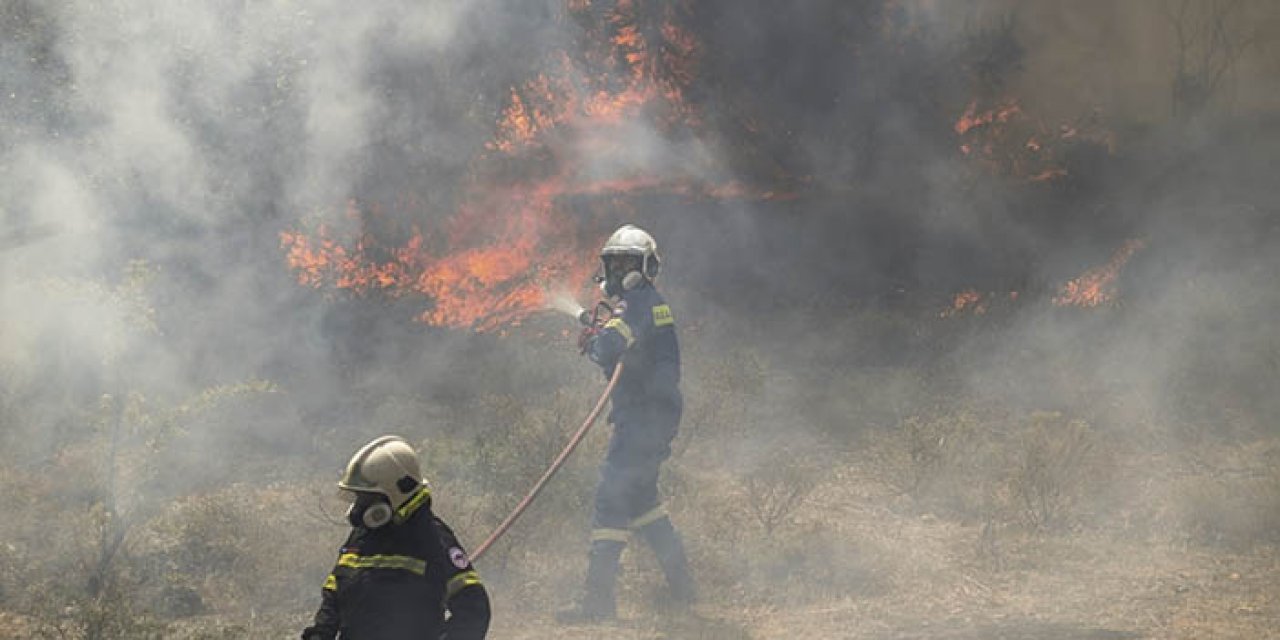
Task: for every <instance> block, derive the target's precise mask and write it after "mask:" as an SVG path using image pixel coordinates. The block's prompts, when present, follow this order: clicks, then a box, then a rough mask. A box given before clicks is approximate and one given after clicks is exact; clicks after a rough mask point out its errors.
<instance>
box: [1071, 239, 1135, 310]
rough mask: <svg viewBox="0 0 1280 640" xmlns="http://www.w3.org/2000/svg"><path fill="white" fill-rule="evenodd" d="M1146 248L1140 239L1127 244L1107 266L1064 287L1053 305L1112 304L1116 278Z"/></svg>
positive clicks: (1086, 272) (1085, 273)
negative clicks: (1136, 254)
mask: <svg viewBox="0 0 1280 640" xmlns="http://www.w3.org/2000/svg"><path fill="white" fill-rule="evenodd" d="M1144 246H1146V243H1144V242H1143V241H1142V240H1138V239H1133V240H1129V241H1127V242H1125V243H1124V244H1123V245H1122V246H1121V247H1120V248H1119V249H1116V252H1115V254H1113V255H1112V256H1111V260H1109V261H1107V263H1106V264H1104V265H1102V266H1099V267H1094V268H1092V269H1089V270H1088V271H1085V272H1084V273H1083V274H1081V275H1080V277H1078V278H1076V279H1074V280H1071V281H1069V282H1067V283H1066V284H1064V285H1062V287H1061V288H1060V289H1059V290H1058V295H1056V296H1054V298H1053V304H1055V305H1058V306H1060V307H1065V306H1073V307H1097V306H1099V305H1103V304H1106V303H1109V302H1111V301H1112V300H1114V299H1115V295H1116V278H1117V277H1118V276H1119V275H1120V270H1121V269H1123V268H1124V265H1125V263H1127V262H1128V261H1129V258H1131V257H1133V254H1134V253H1136V252H1137V251H1138V250H1139V249H1141V248H1143V247H1144Z"/></svg>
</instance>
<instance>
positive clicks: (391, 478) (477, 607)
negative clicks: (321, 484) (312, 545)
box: [302, 436, 489, 640]
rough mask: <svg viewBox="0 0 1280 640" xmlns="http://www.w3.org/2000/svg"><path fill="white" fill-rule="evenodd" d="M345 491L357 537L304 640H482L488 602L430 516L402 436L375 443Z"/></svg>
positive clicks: (449, 536)
mask: <svg viewBox="0 0 1280 640" xmlns="http://www.w3.org/2000/svg"><path fill="white" fill-rule="evenodd" d="M338 487H339V488H341V489H342V491H343V492H344V493H345V494H349V495H350V497H351V506H350V508H349V509H347V519H348V520H349V521H350V522H351V534H350V535H348V536H347V541H346V543H345V544H343V545H342V549H341V550H340V551H339V552H338V563H337V565H335V566H334V567H333V571H332V572H331V573H330V574H329V577H328V578H326V579H325V582H324V588H323V589H322V591H321V603H320V610H319V611H318V612H316V617H315V624H313V625H312V626H310V627H307V629H306V630H305V631H303V632H302V637H303V639H304V640H334V639H335V638H343V639H347V640H352V639H354V640H401V639H405V640H408V639H409V638H415V639H425V638H432V639H435V638H448V640H470V639H476V640H479V639H483V638H484V637H485V634H486V633H487V632H488V629H489V595H488V594H487V593H486V592H485V589H484V586H482V585H481V584H480V578H479V576H477V575H476V572H475V569H473V568H472V566H471V562H470V561H469V560H468V559H467V554H466V552H465V551H464V550H463V549H462V545H461V544H459V543H458V539H457V537H456V536H454V535H453V531H451V530H450V529H449V527H448V526H447V525H445V523H444V522H443V521H441V520H440V518H438V517H436V516H435V514H433V513H432V511H431V489H430V487H429V486H428V485H427V483H426V482H424V481H423V479H422V472H421V471H420V469H419V465H418V455H417V453H415V452H414V450H413V447H411V446H409V443H407V442H405V441H404V440H403V439H401V438H399V437H397V436H383V437H381V438H378V439H376V440H374V441H372V442H370V443H369V444H367V445H365V446H364V447H362V448H361V449H360V450H359V451H357V452H356V454H355V455H354V456H352V457H351V461H350V462H348V463H347V469H346V471H345V472H344V473H343V474H342V480H340V481H339V482H338ZM446 611H448V613H449V617H448V619H447V620H446V618H445V612H446Z"/></svg>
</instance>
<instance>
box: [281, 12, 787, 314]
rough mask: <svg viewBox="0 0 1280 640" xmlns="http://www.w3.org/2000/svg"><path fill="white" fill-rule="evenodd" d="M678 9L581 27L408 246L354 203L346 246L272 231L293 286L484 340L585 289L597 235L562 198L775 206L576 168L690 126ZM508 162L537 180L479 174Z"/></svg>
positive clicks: (520, 90) (733, 188)
mask: <svg viewBox="0 0 1280 640" xmlns="http://www.w3.org/2000/svg"><path fill="white" fill-rule="evenodd" d="M591 4H592V3H591V2H590V0H570V1H569V2H568V3H567V15H568V16H569V17H573V18H577V19H582V20H587V21H590V20H592V19H593V18H592V17H591V16H592V15H593V9H592V7H591ZM687 12H688V7H687V4H686V3H683V2H677V3H665V4H662V5H658V13H657V15H648V13H652V12H642V11H640V10H639V7H637V3H635V2H632V1H631V0H619V2H617V3H616V6H615V7H614V8H612V9H611V10H609V11H608V12H607V14H606V16H605V17H604V19H603V21H602V22H600V21H597V22H596V23H595V24H591V25H589V28H588V30H587V38H588V39H589V40H590V41H591V42H589V43H588V44H589V45H592V44H593V43H594V46H587V47H586V48H585V53H584V56H583V59H582V60H573V59H571V58H570V57H569V56H568V55H561V56H560V57H559V58H558V59H557V60H556V61H555V62H554V64H553V65H552V66H553V67H554V68H555V72H554V73H551V74H549V75H548V74H542V75H539V76H537V77H536V78H534V79H532V80H530V81H527V82H525V83H524V84H522V85H520V86H519V87H513V88H512V89H511V92H510V96H509V98H508V100H507V104H506V106H505V107H504V108H503V109H502V110H501V113H500V117H499V119H498V121H497V123H496V127H495V132H494V135H493V137H492V139H491V140H490V141H489V142H487V143H486V144H485V145H484V148H485V150H486V151H485V153H483V154H481V156H480V157H479V158H478V162H475V163H473V166H475V167H476V168H477V170H476V171H474V172H473V174H472V176H471V177H470V179H469V184H470V185H471V186H470V188H469V189H468V190H467V195H466V196H464V197H463V198H462V200H461V201H462V204H461V206H460V207H459V210H458V211H457V212H456V213H455V214H454V215H453V216H451V217H450V219H449V221H448V223H447V224H446V225H443V227H444V228H442V229H431V230H428V231H423V230H421V229H417V228H415V229H413V231H412V233H411V234H410V236H409V238H408V240H407V241H405V242H403V243H401V244H399V245H398V246H386V244H384V243H381V242H379V241H378V239H377V238H376V237H375V234H373V233H370V232H368V231H367V230H365V229H367V228H368V227H370V226H374V225H371V224H368V223H369V222H370V216H371V215H372V214H373V212H372V211H371V208H370V207H364V208H362V207H360V206H358V205H356V204H355V203H352V204H350V205H349V206H348V217H349V218H352V219H355V220H358V221H359V222H360V223H361V231H359V232H357V233H355V234H354V237H351V235H350V234H348V236H347V237H338V236H339V234H337V233H335V232H334V231H333V230H332V228H331V226H329V225H325V224H320V225H317V226H315V227H314V228H312V229H310V230H308V231H300V230H296V229H295V230H288V231H285V232H283V233H281V235H280V243H281V248H282V249H283V250H284V252H285V258H286V261H287V264H288V266H289V267H290V269H292V270H293V272H294V273H295V276H296V278H297V281H298V282H299V283H300V284H302V285H304V286H308V287H312V288H317V289H327V290H340V291H345V292H348V293H350V294H353V295H367V294H374V293H376V294H379V295H383V296H387V297H390V298H402V297H406V296H420V297H424V298H426V299H427V300H428V303H427V308H426V309H425V310H424V311H422V312H421V314H420V315H419V316H418V319H419V320H421V321H423V322H426V323H429V324H433V325H443V326H453V327H470V328H473V329H475V330H477V331H488V330H492V329H495V328H498V327H500V326H503V325H507V324H513V323H518V322H519V321H520V319H521V318H523V317H524V316H526V315H528V314H530V313H533V312H536V311H539V310H541V309H544V308H547V306H548V300H547V299H546V293H545V292H546V291H547V290H549V289H562V290H569V291H583V290H584V286H583V285H585V283H587V282H588V279H589V276H590V274H591V272H592V271H593V270H594V269H595V260H593V259H592V250H593V249H594V247H593V246H590V243H592V242H595V241H597V240H598V239H596V238H592V237H590V236H591V234H590V233H586V234H584V233H583V232H582V231H580V230H579V229H578V224H575V222H574V220H575V219H574V218H573V217H571V216H570V215H568V214H566V212H564V211H563V210H561V209H560V208H559V201H560V199H561V198H562V197H563V196H568V195H577V194H601V193H619V192H633V191H636V190H657V189H663V190H666V191H669V192H672V193H681V194H686V195H706V196H709V197H723V196H726V195H728V196H738V195H743V196H748V197H749V196H751V195H756V196H757V197H761V198H771V197H774V195H775V194H774V193H773V192H768V191H766V192H764V193H763V194H752V193H751V192H750V190H748V189H746V188H745V187H744V186H742V185H739V184H737V183H729V184H724V185H710V186H706V185H703V186H695V185H691V184H689V183H688V182H687V181H679V180H676V179H672V178H666V177H663V176H661V175H621V176H609V177H600V176H597V175H588V172H585V171H582V170H580V169H581V167H582V166H584V165H586V164H587V160H586V159H584V157H583V156H584V155H585V156H588V157H596V155H595V154H602V157H608V156H609V155H612V154H614V153H615V152H617V151H619V150H620V146H621V145H622V144H623V143H621V142H618V139H619V138H622V136H620V135H617V132H618V129H619V127H622V126H625V125H626V124H628V123H630V122H633V121H635V120H636V119H638V118H645V119H647V120H651V121H652V122H653V124H656V125H657V127H658V128H660V129H663V128H670V127H673V126H685V127H692V126H695V125H697V124H698V122H699V120H698V117H697V113H696V110H695V109H694V108H692V107H691V106H689V105H687V104H686V103H685V102H684V97H683V96H684V93H685V87H686V86H687V85H688V84H689V83H690V82H691V81H692V80H693V78H694V74H695V71H696V68H697V67H696V63H697V54H698V43H697V41H696V40H695V39H694V38H693V36H692V35H691V34H690V33H689V32H688V31H687V30H686V29H685V28H683V27H681V26H680V25H679V24H678V22H679V20H680V19H681V17H682V16H684V15H685V14H687ZM588 69H595V70H597V71H596V72H589V71H588ZM504 162H505V163H506V164H505V165H503V164H502V163H504ZM512 162H515V163H517V165H518V163H520V162H525V165H523V166H527V167H530V168H529V170H528V171H526V172H525V173H527V174H532V175H534V176H535V177H532V178H530V177H527V176H526V177H524V178H523V179H520V180H519V181H516V182H514V184H513V183H512V182H511V181H507V182H506V183H505V184H504V183H501V182H499V181H498V180H497V179H492V178H489V177H487V176H491V175H497V174H499V173H502V172H501V171H497V170H493V171H488V172H486V171H485V169H487V168H491V167H493V166H495V165H497V166H511V163H512ZM644 169H647V170H650V171H652V168H650V167H644ZM432 247H445V248H446V249H443V250H432V249H431V248H432Z"/></svg>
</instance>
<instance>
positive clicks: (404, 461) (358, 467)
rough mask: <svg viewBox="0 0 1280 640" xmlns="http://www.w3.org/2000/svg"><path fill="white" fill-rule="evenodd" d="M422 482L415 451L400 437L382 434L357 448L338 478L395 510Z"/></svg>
mask: <svg viewBox="0 0 1280 640" xmlns="http://www.w3.org/2000/svg"><path fill="white" fill-rule="evenodd" d="M422 485H423V481H422V469H421V467H420V466H419V464H418V454H417V453H416V452H415V451H414V450H413V447H411V446H409V443H408V442H405V440H404V438H401V437H400V436H382V437H380V438H377V439H375V440H374V441H373V442H370V443H369V444H366V445H365V446H363V447H361V448H360V450H359V451H357V452H356V453H355V455H353V456H351V461H350V462H348V463H347V469H346V471H344V472H343V474H342V479H341V480H339V481H338V487H339V488H341V489H343V490H345V491H353V492H356V493H378V494H382V495H384V496H386V497H387V501H388V502H390V503H391V508H392V509H399V508H400V506H401V505H403V504H404V503H405V502H406V501H408V500H409V498H410V497H412V496H413V494H414V493H416V492H417V491H418V489H419V488H421V487H422Z"/></svg>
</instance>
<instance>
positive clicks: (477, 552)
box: [471, 362, 622, 560]
mask: <svg viewBox="0 0 1280 640" xmlns="http://www.w3.org/2000/svg"><path fill="white" fill-rule="evenodd" d="M620 375H622V363H621V362H619V363H618V365H617V366H616V367H614V368H613V376H611V377H610V378H609V384H608V385H607V386H605V388H604V393H602V394H600V399H599V400H597V401H596V406H595V408H594V409H592V410H591V413H589V414H587V419H586V420H583V421H582V426H581V427H578V431H577V432H576V433H574V434H573V437H572V438H569V443H568V444H566V445H565V447H564V450H563V451H561V452H560V455H558V456H556V459H555V460H554V461H553V462H552V463H551V466H550V467H548V468H547V470H546V472H545V473H543V474H542V477H541V478H538V481H537V482H535V483H534V484H533V488H532V489H530V490H529V494H528V495H526V496H525V497H524V499H523V500H521V501H520V504H517V505H516V508H515V509H514V510H512V511H511V515H509V516H507V519H506V520H503V521H502V524H500V525H498V528H497V529H494V530H493V533H491V534H489V537H488V538H486V539H485V541H484V542H481V543H480V546H478V547H476V548H475V549H474V550H473V551H472V552H471V559H472V560H479V559H480V556H483V555H484V552H485V551H488V550H489V547H491V546H493V543H494V542H496V541H497V540H498V538H501V537H502V534H504V533H506V532H507V529H510V528H511V525H512V524H514V523H515V521H516V519H517V518H519V517H520V514H522V513H524V511H525V509H528V508H529V505H531V504H533V499H534V498H536V497H538V493H540V492H541V491H542V488H543V487H544V486H546V484H547V481H549V480H551V476H553V475H555V473H556V472H557V471H559V470H560V467H562V466H564V463H565V461H566V460H568V459H569V455H570V454H572V453H573V450H574V449H576V448H578V443H579V442H582V438H583V436H586V435H587V431H589V430H590V429H591V425H593V424H595V422H596V418H597V417H599V416H600V410H601V409H603V408H604V403H605V401H606V400H608V399H609V394H610V393H613V387H614V386H615V385H617V384H618V377H619V376H620Z"/></svg>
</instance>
